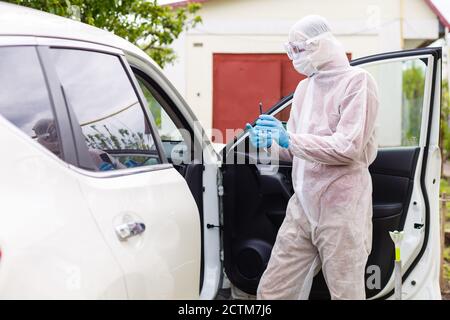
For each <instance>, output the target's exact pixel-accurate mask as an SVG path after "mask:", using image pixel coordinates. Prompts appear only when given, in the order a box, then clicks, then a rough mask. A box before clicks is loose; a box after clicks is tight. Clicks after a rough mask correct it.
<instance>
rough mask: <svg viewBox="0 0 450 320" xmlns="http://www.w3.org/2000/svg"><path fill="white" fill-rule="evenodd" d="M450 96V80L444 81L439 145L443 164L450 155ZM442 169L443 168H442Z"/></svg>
mask: <svg viewBox="0 0 450 320" xmlns="http://www.w3.org/2000/svg"><path fill="white" fill-rule="evenodd" d="M449 99H450V97H449V92H448V82H447V80H444V81H443V82H442V101H441V123H440V125H441V130H440V139H439V140H440V141H439V147H440V149H441V158H442V164H444V162H445V161H447V160H448V158H449V157H450V128H449V122H450V100H449ZM441 171H442V170H441Z"/></svg>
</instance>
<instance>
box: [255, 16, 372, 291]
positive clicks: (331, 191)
mask: <svg viewBox="0 0 450 320" xmlns="http://www.w3.org/2000/svg"><path fill="white" fill-rule="evenodd" d="M286 50H287V53H288V55H289V57H290V58H291V59H292V60H293V66H294V68H295V69H296V70H297V71H298V72H299V73H301V74H304V75H306V76H307V79H305V80H303V81H301V82H300V83H299V85H298V87H297V89H296V90H295V93H294V98H293V102H292V108H291V113H290V118H289V121H288V123H287V130H285V128H284V127H283V125H282V123H281V122H280V121H279V120H277V119H276V118H274V117H272V116H269V115H261V116H260V118H259V119H258V121H257V122H256V126H255V127H254V128H253V127H251V126H250V125H249V124H247V129H249V131H250V140H251V142H252V143H253V145H255V146H257V147H265V148H268V150H269V151H270V152H271V153H272V154H279V155H280V158H284V159H286V158H290V159H292V161H293V168H292V170H293V172H292V178H293V185H294V190H295V194H294V196H293V197H292V198H291V199H290V200H289V203H288V206H287V210H286V217H285V219H284V222H283V224H282V226H281V228H280V230H279V232H278V235H277V239H276V242H275V245H274V247H273V249H272V255H271V258H270V261H269V263H268V266H267V269H266V271H265V272H264V274H263V276H262V278H261V281H260V283H259V287H258V293H257V298H258V299H307V298H308V297H309V292H310V290H311V284H312V279H313V277H314V275H315V274H317V272H319V270H320V268H322V271H323V274H324V277H325V280H326V283H327V286H328V288H329V291H330V294H331V297H332V299H365V282H364V274H365V265H366V263H367V258H368V255H369V253H370V251H371V245H372V181H371V177H370V174H369V170H368V166H369V165H370V164H371V163H372V162H373V160H374V159H375V157H376V153H377V144H376V140H375V133H374V131H375V130H374V128H375V120H376V115H377V110H378V98H377V87H376V84H375V82H374V80H373V78H372V77H371V76H370V75H369V74H368V73H367V72H366V71H364V70H362V69H360V68H357V67H351V66H350V65H349V62H348V59H347V56H346V54H345V51H344V49H343V47H342V46H341V44H340V43H339V42H338V41H337V40H336V39H335V38H334V36H333V35H332V34H331V33H330V28H329V25H328V23H327V22H326V20H325V19H324V18H322V17H319V16H307V17H305V18H303V19H301V20H300V21H299V22H297V23H296V24H295V25H294V26H293V27H292V29H291V30H290V32H289V42H288V43H287V44H286ZM272 141H275V142H276V143H272Z"/></svg>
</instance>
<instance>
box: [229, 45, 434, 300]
mask: <svg viewBox="0 0 450 320" xmlns="http://www.w3.org/2000/svg"><path fill="white" fill-rule="evenodd" d="M351 64H352V65H357V66H360V67H362V68H364V69H366V70H367V71H368V72H369V73H371V74H372V75H373V77H374V78H375V80H376V82H377V84H378V89H379V102H380V108H379V114H378V120H377V134H378V142H379V151H378V156H377V158H376V160H375V161H374V163H373V164H372V165H371V166H370V168H369V169H370V173H371V176H372V183H373V244H372V252H371V254H370V257H369V260H368V263H367V267H366V280H367V281H366V295H367V298H382V299H385V298H389V297H391V296H392V294H393V287H394V279H393V269H394V256H395V252H394V246H393V243H392V240H391V239H390V236H389V231H394V230H399V231H400V230H403V231H404V233H405V235H404V240H403V242H402V246H401V253H402V263H403V268H402V274H403V298H404V299H408V298H420V299H431V298H434V299H436V298H440V290H439V263H440V247H439V246H440V242H439V178H440V169H441V158H440V151H439V147H438V142H439V119H440V98H441V93H440V87H441V49H440V48H424V49H415V50H408V51H401V52H393V53H384V54H379V55H375V56H370V57H366V58H361V59H358V60H354V61H352V63H351ZM291 102H292V95H291V96H288V97H286V98H284V99H283V100H282V101H280V102H279V103H278V104H277V105H275V106H274V107H273V108H272V109H271V110H270V111H268V112H267V113H268V114H272V115H274V116H276V117H278V118H279V119H280V120H282V121H287V117H286V115H289V112H287V111H288V110H289V109H288V108H290V105H291ZM252 150H253V151H252ZM223 156H224V164H223V166H222V169H223V171H222V173H223V186H224V196H223V200H224V202H223V203H224V210H223V223H224V229H223V231H224V233H223V241H224V263H225V271H226V274H227V276H228V278H229V280H230V281H231V283H232V285H233V287H234V289H236V288H237V289H239V290H240V291H243V292H244V293H247V294H255V293H256V289H257V286H258V283H259V280H260V277H261V275H262V273H263V272H264V270H265V268H266V266H267V263H268V261H269V258H270V253H271V249H272V246H273V244H274V242H275V238H276V235H277V232H278V229H279V227H280V226H281V223H282V222H283V219H284V216H285V211H286V206H287V203H288V200H289V198H290V197H291V196H292V195H293V187H292V181H291V172H292V163H289V162H280V163H279V165H276V168H274V165H273V164H267V161H262V159H261V157H257V155H256V152H255V150H254V149H253V148H249V139H248V134H243V135H241V136H240V137H237V138H236V139H235V141H234V142H232V143H230V144H229V145H227V146H226V148H225V149H224V151H223ZM274 169H276V170H275V171H276V174H266V173H267V171H273V170H274ZM239 290H234V292H239ZM327 298H329V292H328V289H327V286H326V283H325V281H324V279H323V276H322V275H321V273H319V274H318V275H316V277H315V279H314V283H313V287H312V290H311V294H310V299H327Z"/></svg>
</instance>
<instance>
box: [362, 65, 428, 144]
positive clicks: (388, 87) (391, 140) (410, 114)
mask: <svg viewBox="0 0 450 320" xmlns="http://www.w3.org/2000/svg"><path fill="white" fill-rule="evenodd" d="M425 61H426V60H423V59H419V58H408V59H405V60H399V61H390V62H383V63H377V64H369V65H366V66H363V68H364V69H365V70H367V71H368V72H369V73H370V74H371V75H372V76H373V77H374V79H375V81H376V83H377V85H378V99H379V105H380V107H379V111H378V119H377V137H378V143H379V146H380V147H409V146H418V145H419V142H420V131H421V122H422V109H423V103H424V91H425V79H426V71H427V65H426V63H425ZM387 75H389V76H387Z"/></svg>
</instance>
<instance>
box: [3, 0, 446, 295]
mask: <svg viewBox="0 0 450 320" xmlns="http://www.w3.org/2000/svg"><path fill="white" fill-rule="evenodd" d="M352 64H353V65H359V66H361V67H363V68H366V69H367V70H368V71H369V72H370V73H372V75H373V76H374V77H375V79H376V81H378V85H379V91H380V115H379V122H378V129H379V130H378V132H379V137H380V143H381V145H380V150H379V153H378V157H377V159H376V161H375V162H374V163H373V165H372V166H371V167H370V171H371V174H372V179H373V186H374V193H373V200H374V217H373V225H374V238H373V249H372V253H371V255H370V259H369V262H368V264H367V265H368V267H367V275H366V276H367V297H368V298H371V299H386V298H391V299H392V298H393V288H394V276H393V267H394V246H393V243H392V241H391V239H390V238H389V234H388V231H393V230H404V233H405V234H404V239H403V242H402V245H401V254H402V256H401V258H402V264H403V298H404V299H439V298H440V290H439V281H438V280H439V264H440V241H439V230H440V229H439V179H440V163H441V159H440V152H439V148H438V140H439V114H440V96H441V93H440V87H441V50H440V48H423V49H415V50H409V51H402V52H394V53H385V54H379V55H375V56H371V57H367V58H362V59H358V60H355V61H353V62H352ZM291 100H292V96H288V97H286V98H284V99H283V100H281V101H280V102H279V103H278V104H276V105H275V106H274V107H273V108H272V109H271V110H270V111H269V112H268V113H270V114H273V115H276V116H277V115H278V116H279V115H280V111H282V110H283V109H285V108H289V107H290V103H291ZM243 107H246V106H243ZM283 114H285V113H283ZM282 120H285V119H282ZM245 144H247V145H248V135H247V134H242V135H240V136H238V137H237V138H236V139H235V140H234V141H233V142H232V143H230V144H228V145H227V146H226V147H225V148H224V149H223V152H222V153H221V154H217V153H216V151H215V150H214V148H213V147H212V144H211V143H210V141H209V140H208V138H207V137H206V136H205V134H204V132H203V130H202V128H201V127H200V126H199V125H198V122H197V120H196V117H195V115H194V114H193V113H192V112H191V110H190V109H189V107H188V106H187V104H186V102H185V101H184V100H183V99H182V97H181V96H180V95H179V94H178V93H177V92H176V90H175V89H174V87H173V86H172V85H171V84H170V83H169V81H168V80H167V79H166V78H165V76H164V75H163V73H162V71H161V70H160V68H159V67H157V66H156V64H155V63H154V62H153V61H152V60H151V59H150V58H149V57H148V56H147V55H146V54H145V53H144V52H142V51H141V50H140V49H138V48H137V47H136V46H134V45H132V44H130V43H129V42H127V41H125V40H123V39H121V38H119V37H116V36H114V35H112V34H111V33H108V32H106V31H103V30H100V29H97V28H94V27H91V26H88V25H85V24H82V23H78V22H75V21H72V20H69V19H64V18H61V17H57V16H54V15H50V14H46V13H42V12H39V11H35V10H31V9H26V8H22V7H18V6H14V5H9V4H5V3H0V145H1V148H2V150H3V151H2V157H1V158H0V177H1V182H0V298H4V299H16V298H19V299H28V298H38V299H196V298H201V299H214V298H215V297H216V295H217V292H218V290H219V289H220V288H221V287H222V286H231V288H232V293H233V296H234V297H247V295H248V296H249V297H250V296H251V295H253V294H254V293H255V291H256V288H257V284H258V281H259V278H260V276H261V274H262V272H263V271H264V268H265V266H266V264H267V262H268V259H269V257H270V252H271V249H272V245H273V243H274V240H275V237H276V234H277V230H278V228H279V226H280V224H281V222H282V220H283V218H284V215H285V208H286V204H287V201H288V199H289V198H290V197H291V196H292V183H291V169H292V164H291V163H280V164H279V165H273V164H264V163H262V162H261V161H260V160H258V159H257V158H256V156H255V153H254V152H253V151H254V150H253V151H252V150H250V151H249V149H248V148H244V146H245ZM232 159H240V160H245V163H241V164H234V163H233V161H231V160H232ZM185 160H192V161H185ZM267 173H272V174H267ZM224 279H227V281H224ZM228 280H229V281H228ZM328 296H329V294H328V291H327V288H326V285H325V282H324V280H323V277H322V276H321V274H318V275H317V276H316V279H315V281H314V285H313V289H312V292H311V295H310V298H312V299H326V298H327V297H328Z"/></svg>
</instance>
